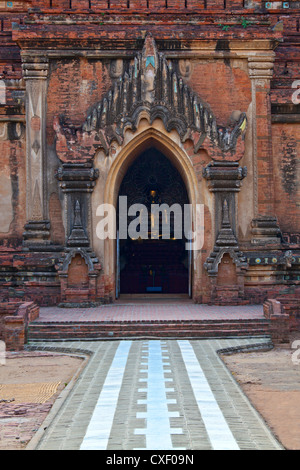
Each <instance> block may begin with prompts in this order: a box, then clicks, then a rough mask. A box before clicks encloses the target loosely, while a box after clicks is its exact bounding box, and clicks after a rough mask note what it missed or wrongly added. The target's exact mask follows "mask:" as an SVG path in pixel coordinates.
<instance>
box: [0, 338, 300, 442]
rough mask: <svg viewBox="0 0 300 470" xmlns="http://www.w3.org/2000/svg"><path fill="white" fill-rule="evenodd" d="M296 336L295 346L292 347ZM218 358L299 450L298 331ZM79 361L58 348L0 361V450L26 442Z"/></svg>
mask: <svg viewBox="0 0 300 470" xmlns="http://www.w3.org/2000/svg"><path fill="white" fill-rule="evenodd" d="M296 340H299V345H297V346H298V350H297V349H292V344H293V342H294V341H296ZM294 345H295V343H294ZM222 359H223V361H224V362H225V363H226V365H227V366H228V368H229V370H230V371H231V373H232V375H233V377H234V378H235V379H236V380H237V381H238V383H239V384H240V386H241V387H242V389H243V390H244V392H245V393H246V395H247V396H248V398H249V399H250V401H251V402H252V404H253V406H254V407H255V408H256V409H257V410H258V411H259V413H260V414H261V416H262V417H263V418H264V420H265V421H266V422H267V423H268V425H269V427H270V428H271V429H272V431H273V433H274V434H275V435H276V436H277V438H278V440H279V441H280V442H281V443H282V445H283V446H284V447H285V448H286V449H289V450H300V406H299V403H300V333H299V335H298V336H297V335H294V336H293V337H292V338H291V342H290V344H286V345H284V346H280V347H277V348H274V349H273V350H271V351H266V352H247V353H239V354H232V355H224V356H222ZM82 361H83V359H81V358H78V357H72V356H68V355H63V354H60V353H47V352H23V353H8V355H7V357H6V363H5V365H2V366H1V365H0V450H24V449H25V448H26V446H27V444H28V443H29V441H30V440H31V439H32V437H33V436H34V435H35V433H36V432H37V430H38V429H39V428H40V426H41V425H42V423H43V421H44V420H45V418H46V417H47V415H48V413H49V411H50V410H51V407H52V406H53V403H54V402H55V400H56V399H57V397H58V395H59V394H60V393H61V392H62V391H63V390H64V388H65V387H66V386H67V384H68V383H69V381H70V380H71V379H72V378H73V377H74V376H76V374H77V373H78V372H79V370H80V367H81V366H82V364H83V362H82ZM298 362H299V363H298Z"/></svg>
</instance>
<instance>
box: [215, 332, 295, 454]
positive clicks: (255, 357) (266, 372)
mask: <svg viewBox="0 0 300 470" xmlns="http://www.w3.org/2000/svg"><path fill="white" fill-rule="evenodd" d="M294 341H299V343H298V345H296V344H295V343H294ZM292 345H293V346H294V348H292ZM296 346H297V348H298V349H296ZM222 359H223V360H224V362H225V363H226V365H227V366H228V368H229V370H230V371H231V373H232V374H233V376H234V378H235V379H236V380H237V382H238V383H239V384H240V386H241V387H242V389H243V390H244V392H245V394H246V395H247V396H248V398H249V400H250V401H251V403H252V404H253V406H254V407H255V408H256V409H257V410H258V411H259V413H260V414H261V416H262V417H263V418H264V420H265V421H266V423H267V424H268V425H269V427H270V429H271V430H272V431H273V433H274V434H275V436H276V437H277V439H278V440H279V441H280V442H281V444H282V445H283V446H284V447H285V448H286V449H287V450H300V406H299V404H300V333H299V334H298V335H297V334H296V335H293V337H291V342H290V344H286V345H282V346H280V347H276V348H274V349H273V350H271V351H267V352H251V353H250V352H249V353H240V354H233V355H230V356H223V357H222Z"/></svg>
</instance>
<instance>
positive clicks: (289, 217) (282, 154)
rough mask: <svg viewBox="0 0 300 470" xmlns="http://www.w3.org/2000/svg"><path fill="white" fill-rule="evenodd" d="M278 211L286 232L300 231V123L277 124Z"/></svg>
mask: <svg viewBox="0 0 300 470" xmlns="http://www.w3.org/2000/svg"><path fill="white" fill-rule="evenodd" d="M272 136H273V159H274V181H275V188H276V191H275V210H276V215H277V217H278V221H279V225H280V228H281V230H282V231H283V232H287V233H293V232H298V233H299V231H300V206H299V200H300V174H299V155H300V124H273V125H272Z"/></svg>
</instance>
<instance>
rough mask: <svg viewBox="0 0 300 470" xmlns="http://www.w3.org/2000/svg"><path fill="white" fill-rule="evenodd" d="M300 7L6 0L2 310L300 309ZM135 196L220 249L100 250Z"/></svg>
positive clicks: (221, 0) (0, 15)
mask: <svg viewBox="0 0 300 470" xmlns="http://www.w3.org/2000/svg"><path fill="white" fill-rule="evenodd" d="M299 5H300V4H299V2H297V1H290V2H262V1H257V0H251V1H250V0H200V1H196V0H185V1H184V0H176V1H175V0H174V1H172V0H136V1H134V0H128V1H125V0H118V1H116V0H111V1H107V0H91V1H88V0H19V1H14V0H13V1H11V2H8V1H0V26H1V30H0V37H1V49H0V155H1V165H0V195H1V196H0V301H1V302H8V301H11V302H20V301H22V302H23V301H26V302H29V301H34V302H36V303H37V304H38V305H40V306H49V305H60V304H63V305H70V304H73V305H74V304H75V305H78V304H87V305H94V304H96V303H102V302H105V303H108V302H113V301H114V300H115V299H116V297H119V295H122V294H143V293H148V294H149V295H150V294H151V293H154V292H156V293H158V292H159V293H161V294H166V295H170V294H172V295H173V294H180V295H181V294H184V295H186V296H190V297H192V298H193V299H194V301H195V302H197V303H212V304H224V303H227V304H235V305H236V304H239V303H240V304H243V303H263V302H264V301H265V300H266V299H269V298H272V299H278V300H280V299H283V298H286V299H290V298H292V299H295V298H296V299H297V298H298V299H299V293H300V166H299V165H300V164H299V145H300V104H298V103H299V102H300V92H299V93H298V87H300V65H299V60H300V47H299V46H300V31H299V27H300V26H299V25H300V23H299V22H300V13H299V8H300V7H299ZM120 195H126V196H127V197H128V200H130V201H131V203H137V202H141V201H146V200H147V203H149V204H151V201H150V199H149V198H150V196H151V197H157V198H158V199H157V200H158V201H159V202H161V203H164V202H167V203H169V204H173V203H180V204H181V205H182V206H184V205H185V204H191V205H192V207H193V208H194V207H196V206H197V205H201V206H202V207H203V208H204V212H203V213H204V242H203V245H202V246H201V248H200V249H199V250H193V251H189V250H186V249H184V246H183V244H182V242H180V240H177V239H176V237H173V238H172V240H168V241H164V240H161V239H157V240H151V239H149V240H119V239H114V238H107V239H105V240H102V239H100V238H99V237H98V236H97V226H98V223H99V221H100V216H99V212H97V210H98V208H99V206H101V205H103V204H110V205H112V206H113V207H115V209H116V213H117V212H118V211H119V210H120V208H119V207H118V200H119V196H120ZM149 201H150V202H149ZM152 202H153V201H152ZM193 224H194V225H193V226H195V221H193ZM116 233H117V231H116Z"/></svg>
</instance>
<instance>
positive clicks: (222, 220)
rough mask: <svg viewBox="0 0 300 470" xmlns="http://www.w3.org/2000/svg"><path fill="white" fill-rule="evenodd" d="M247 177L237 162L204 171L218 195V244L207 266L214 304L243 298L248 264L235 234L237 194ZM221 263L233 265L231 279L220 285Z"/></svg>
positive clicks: (212, 190)
mask: <svg viewBox="0 0 300 470" xmlns="http://www.w3.org/2000/svg"><path fill="white" fill-rule="evenodd" d="M246 175H247V168H246V167H240V166H239V164H238V163H237V162H213V163H210V164H209V165H208V166H207V167H206V168H204V170H203V177H204V178H205V179H206V180H207V181H208V188H209V190H210V191H211V192H213V193H214V195H215V210H214V213H215V221H214V222H215V233H216V241H215V245H214V249H213V251H212V252H211V254H210V256H209V257H208V258H207V260H206V262H205V264H204V267H205V268H206V270H207V273H208V276H209V278H210V281H211V301H212V303H222V304H224V303H228V302H229V303H231V304H233V303H239V302H242V301H243V299H244V274H245V271H246V269H247V261H246V258H245V256H244V255H243V253H242V252H241V251H240V249H239V244H238V240H237V235H236V233H237V229H236V227H237V210H236V194H237V193H238V192H239V191H240V188H241V184H242V180H243V179H244V178H245V176H246ZM225 255H227V258H226V256H225ZM228 255H229V258H228ZM222 263H227V264H228V263H230V269H228V270H227V271H228V279H222V284H221V285H219V277H218V272H219V269H220V265H221V264H222ZM226 269H227V267H225V270H226ZM232 274H233V275H232Z"/></svg>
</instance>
